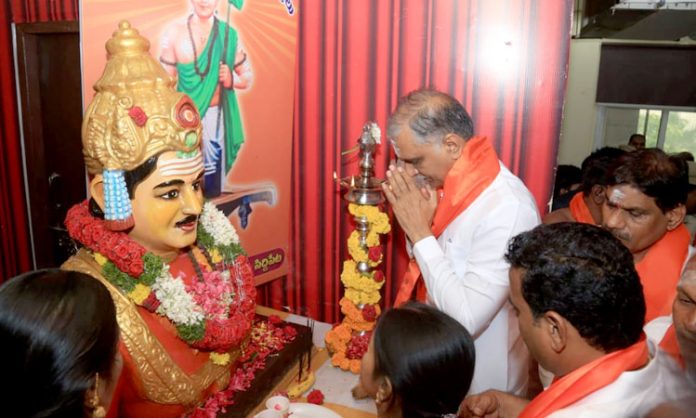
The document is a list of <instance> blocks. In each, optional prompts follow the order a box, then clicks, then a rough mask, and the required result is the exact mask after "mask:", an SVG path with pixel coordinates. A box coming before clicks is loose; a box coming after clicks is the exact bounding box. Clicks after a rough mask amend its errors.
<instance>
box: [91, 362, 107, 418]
mask: <svg viewBox="0 0 696 418" xmlns="http://www.w3.org/2000/svg"><path fill="white" fill-rule="evenodd" d="M89 407H90V408H92V417H93V418H104V417H105V416H106V410H105V409H104V407H103V406H101V405H99V373H97V374H96V376H95V377H94V392H93V394H92V399H90V400H89Z"/></svg>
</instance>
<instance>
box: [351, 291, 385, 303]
mask: <svg viewBox="0 0 696 418" xmlns="http://www.w3.org/2000/svg"><path fill="white" fill-rule="evenodd" d="M345 296H346V298H348V299H349V300H350V301H351V302H353V303H354V304H356V305H362V304H370V305H374V304H375V303H377V302H379V300H380V299H381V298H382V297H381V296H380V294H379V292H378V291H373V292H362V291H360V290H356V289H348V288H347V289H346V292H345Z"/></svg>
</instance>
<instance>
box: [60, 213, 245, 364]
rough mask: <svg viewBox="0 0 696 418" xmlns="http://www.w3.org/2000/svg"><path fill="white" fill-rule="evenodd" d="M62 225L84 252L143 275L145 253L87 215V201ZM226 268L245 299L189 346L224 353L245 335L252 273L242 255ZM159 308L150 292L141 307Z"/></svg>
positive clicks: (209, 322)
mask: <svg viewBox="0 0 696 418" xmlns="http://www.w3.org/2000/svg"><path fill="white" fill-rule="evenodd" d="M65 225H66V227H67V229H68V233H69V234H70V236H71V237H72V238H74V239H75V240H77V241H79V242H80V243H82V244H83V245H84V246H85V247H87V248H88V249H90V250H92V251H95V252H98V253H100V254H102V255H103V256H104V257H106V258H107V259H109V261H111V262H112V263H114V265H115V266H116V267H117V268H118V269H119V270H121V271H122V272H124V273H126V274H128V275H130V276H131V277H134V278H138V277H140V275H141V274H142V273H143V269H144V264H143V259H142V258H143V256H144V255H145V254H146V253H147V250H146V249H145V248H144V247H143V246H142V245H140V244H138V243H137V242H135V241H134V240H133V239H132V238H130V237H129V236H128V235H127V234H125V233H123V232H114V231H111V230H109V229H108V228H107V227H106V223H105V222H104V220H102V219H99V218H95V217H94V216H92V215H91V214H90V213H89V206H88V202H87V201H84V202H82V203H79V204H77V205H75V206H73V207H72V208H70V210H69V211H68V214H67V217H66V219H65ZM211 267H212V268H215V269H217V270H220V269H222V268H225V267H223V265H222V263H219V264H217V265H215V266H211ZM227 268H228V269H229V270H230V273H231V274H232V277H233V278H234V277H235V274H236V273H239V274H240V275H241V284H240V283H239V282H238V280H234V279H233V280H232V285H233V286H234V287H235V289H234V294H235V295H244V296H245V297H244V298H242V300H241V301H240V300H239V298H235V299H234V300H233V301H232V303H231V304H230V312H229V315H228V317H227V318H226V319H224V320H216V319H211V318H209V319H207V320H206V327H205V333H204V335H203V338H201V339H200V340H197V341H194V342H189V345H190V346H191V347H194V348H198V349H202V350H207V351H218V352H226V351H229V350H230V349H232V348H234V347H237V346H239V344H241V342H242V340H243V339H244V338H245V337H246V335H248V333H249V329H250V328H251V324H252V322H253V320H254V314H255V308H256V302H255V301H256V286H255V285H254V273H253V270H252V268H251V265H250V264H249V260H248V259H247V257H246V256H244V255H239V256H237V258H236V259H235V260H234V264H233V265H232V266H230V267H227ZM159 305H160V301H159V300H158V299H157V297H156V295H155V293H154V292H150V294H149V295H148V297H147V298H146V299H145V300H144V301H143V303H142V304H141V306H143V307H144V308H145V309H147V310H148V311H150V312H156V310H157V308H158V307H159Z"/></svg>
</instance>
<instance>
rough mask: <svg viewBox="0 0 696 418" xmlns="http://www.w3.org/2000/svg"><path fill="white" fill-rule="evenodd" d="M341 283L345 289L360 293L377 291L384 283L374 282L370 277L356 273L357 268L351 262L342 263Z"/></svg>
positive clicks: (353, 262)
mask: <svg viewBox="0 0 696 418" xmlns="http://www.w3.org/2000/svg"><path fill="white" fill-rule="evenodd" d="M341 282H343V284H344V285H345V286H346V287H349V288H353V289H357V290H360V291H362V292H373V291H379V289H381V288H382V286H384V282H376V281H375V280H373V279H372V277H370V276H366V275H363V274H362V273H360V272H359V271H358V266H357V264H355V261H353V260H346V261H344V262H343V271H342V272H341Z"/></svg>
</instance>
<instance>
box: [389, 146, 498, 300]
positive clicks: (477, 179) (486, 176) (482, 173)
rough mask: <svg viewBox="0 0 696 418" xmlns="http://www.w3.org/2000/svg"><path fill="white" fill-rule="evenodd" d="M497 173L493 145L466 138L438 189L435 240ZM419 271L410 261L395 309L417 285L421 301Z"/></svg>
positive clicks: (414, 261) (423, 294)
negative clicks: (439, 198) (441, 192)
mask: <svg viewBox="0 0 696 418" xmlns="http://www.w3.org/2000/svg"><path fill="white" fill-rule="evenodd" d="M499 172H500V162H499V161H498V155H497V154H496V152H495V149H493V145H492V144H491V143H490V141H488V139H487V138H486V137H485V136H475V137H472V138H471V139H469V140H468V141H467V142H466V144H465V146H464V150H463V151H462V155H461V156H460V157H459V159H458V160H457V161H456V162H455V163H454V166H452V169H450V171H449V172H448V173H447V177H446V178H445V183H444V186H443V188H442V191H443V197H442V199H441V200H440V202H438V205H437V209H436V210H435V217H434V218H433V224H432V226H431V231H432V232H433V235H434V236H435V237H439V236H440V234H442V232H443V231H444V230H445V228H446V227H447V225H449V224H450V223H451V222H452V221H453V220H454V219H455V218H456V217H457V216H459V214H460V213H462V212H464V210H466V208H467V207H469V205H471V203H473V202H474V200H476V198H477V197H478V196H479V195H480V194H481V193H482V192H483V191H484V190H486V188H487V187H488V186H490V184H491V183H493V180H495V178H496V176H497V175H498V173H499ZM420 277H421V271H420V268H419V267H418V263H416V260H415V259H411V261H410V262H409V265H408V269H407V270H406V274H404V278H403V279H402V281H401V286H400V287H399V291H398V293H397V295H396V300H395V301H394V306H399V305H401V304H402V303H404V302H406V301H408V300H409V299H410V298H411V295H412V293H413V289H414V288H415V287H416V283H418V291H417V295H416V297H417V299H418V300H420V301H424V300H425V295H426V292H425V286H424V284H423V281H422V280H418V279H419V278H420Z"/></svg>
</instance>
